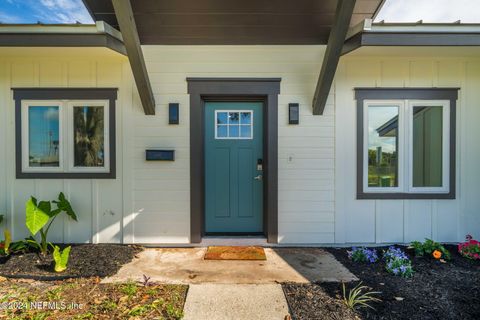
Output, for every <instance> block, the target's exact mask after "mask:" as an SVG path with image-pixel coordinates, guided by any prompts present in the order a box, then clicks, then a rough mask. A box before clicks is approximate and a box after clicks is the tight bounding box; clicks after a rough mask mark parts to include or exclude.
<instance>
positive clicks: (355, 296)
mask: <svg viewBox="0 0 480 320" xmlns="http://www.w3.org/2000/svg"><path fill="white" fill-rule="evenodd" d="M342 286H343V288H342V289H343V302H344V303H345V305H346V306H347V307H349V308H350V309H352V310H355V309H359V308H371V309H374V310H375V308H374V307H372V306H371V305H370V303H372V302H380V301H382V300H380V299H378V298H377V297H375V295H377V294H379V293H380V292H376V291H368V287H366V286H362V283H361V282H360V283H359V284H357V285H356V286H355V288H353V289H351V290H350V291H349V292H348V295H347V292H346V289H345V283H343V284H342ZM364 290H365V292H363V291H364Z"/></svg>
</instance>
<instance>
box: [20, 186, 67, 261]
mask: <svg viewBox="0 0 480 320" xmlns="http://www.w3.org/2000/svg"><path fill="white" fill-rule="evenodd" d="M52 203H53V204H54V205H55V206H56V208H55V209H54V208H53V207H52ZM62 212H65V214H66V215H68V216H69V217H70V218H72V219H73V220H75V221H77V216H76V214H75V212H74V211H73V209H72V206H71V205H70V202H68V200H67V199H66V198H65V195H64V194H63V192H60V194H59V195H58V200H54V201H40V202H37V199H35V198H34V197H30V199H29V200H28V201H27V203H26V217H25V225H26V226H27V228H28V230H29V231H30V233H31V234H32V237H30V238H28V239H27V242H28V243H29V244H30V245H32V246H33V247H36V248H37V249H38V250H40V253H41V254H42V256H46V255H47V253H48V247H49V246H51V247H52V244H51V243H50V242H48V240H47V237H48V231H49V230H50V227H51V226H52V223H53V221H55V218H57V217H58V215H59V214H60V213H62ZM38 232H40V238H41V240H40V243H38V242H37V240H35V238H33V237H34V236H35V235H36V234H37V233H38Z"/></svg>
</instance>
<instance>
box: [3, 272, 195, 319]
mask: <svg viewBox="0 0 480 320" xmlns="http://www.w3.org/2000/svg"><path fill="white" fill-rule="evenodd" d="M99 280H100V279H99V278H82V279H68V280H64V281H49V282H40V281H33V280H25V279H21V280H13V279H8V280H6V279H1V278H0V319H51V320H63V319H65V320H66V319H167V320H174V319H175V320H176V319H181V318H182V316H183V307H184V303H185V298H186V295H187V290H188V287H187V286H185V285H160V284H155V283H150V284H148V283H147V285H142V284H137V283H132V282H130V283H115V284H101V283H99Z"/></svg>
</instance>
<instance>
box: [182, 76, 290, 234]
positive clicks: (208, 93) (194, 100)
mask: <svg viewBox="0 0 480 320" xmlns="http://www.w3.org/2000/svg"><path fill="white" fill-rule="evenodd" d="M280 81H281V79H280V78H187V82H188V93H189V94H190V242H192V243H200V242H201V241H202V237H203V236H204V235H205V223H204V221H205V146H204V136H205V123H204V118H205V116H204V115H205V113H204V110H205V102H207V101H261V102H263V105H264V107H263V113H264V116H263V119H264V124H263V131H264V134H263V139H264V143H263V153H264V156H263V157H264V175H263V176H264V190H263V196H264V201H263V207H264V215H263V216H264V233H265V235H266V237H267V241H268V242H269V243H277V242H278V95H279V94H280Z"/></svg>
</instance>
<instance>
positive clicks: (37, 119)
mask: <svg viewBox="0 0 480 320" xmlns="http://www.w3.org/2000/svg"><path fill="white" fill-rule="evenodd" d="M59 139H60V130H59V107H40V106H32V107H29V108H28V141H29V142H28V148H29V150H28V152H29V153H28V157H29V160H28V161H29V166H30V167H59V166H60V156H59V147H60V141H59Z"/></svg>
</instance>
